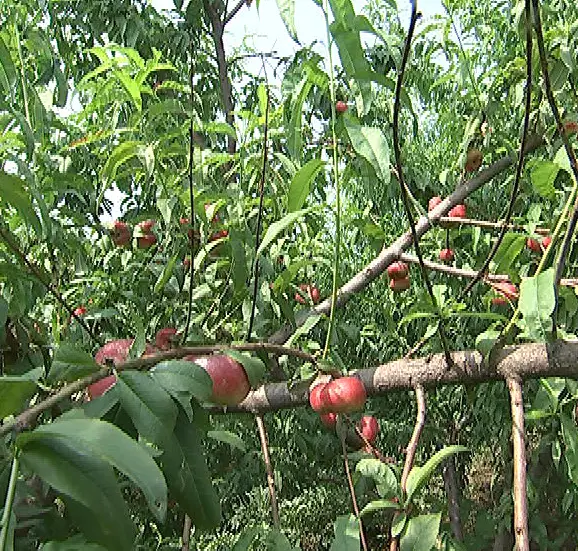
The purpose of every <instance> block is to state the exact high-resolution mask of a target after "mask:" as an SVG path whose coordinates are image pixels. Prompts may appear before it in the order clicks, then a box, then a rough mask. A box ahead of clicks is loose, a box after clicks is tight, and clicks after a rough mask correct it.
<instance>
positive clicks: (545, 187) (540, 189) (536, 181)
mask: <svg viewBox="0 0 578 551" xmlns="http://www.w3.org/2000/svg"><path fill="white" fill-rule="evenodd" d="M558 172H560V167H559V166H558V165H557V164H556V163H553V162H552V161H539V162H537V163H536V166H535V167H534V168H533V170H532V172H531V173H530V178H531V180H532V186H533V187H534V190H535V191H536V193H538V194H539V195H541V196H542V197H544V198H545V199H554V198H555V197H556V188H555V187H554V181H555V180H556V176H558Z"/></svg>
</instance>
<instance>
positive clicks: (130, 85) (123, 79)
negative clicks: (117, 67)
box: [114, 71, 142, 111]
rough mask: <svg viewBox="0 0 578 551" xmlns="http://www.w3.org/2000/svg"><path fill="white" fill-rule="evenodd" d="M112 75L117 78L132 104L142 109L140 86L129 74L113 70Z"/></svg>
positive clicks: (139, 109)
mask: <svg viewBox="0 0 578 551" xmlns="http://www.w3.org/2000/svg"><path fill="white" fill-rule="evenodd" d="M114 75H115V76H116V77H117V78H118V80H119V81H120V83H121V84H122V86H123V88H124V89H125V90H126V92H127V94H128V95H129V97H130V99H131V100H132V102H133V103H134V106H135V107H136V108H137V110H138V111H142V97H141V95H140V87H139V85H138V83H137V82H135V81H134V80H133V79H132V78H131V77H130V76H129V75H127V74H126V73H123V72H121V71H114Z"/></svg>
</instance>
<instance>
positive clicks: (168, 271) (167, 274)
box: [153, 255, 178, 295]
mask: <svg viewBox="0 0 578 551" xmlns="http://www.w3.org/2000/svg"><path fill="white" fill-rule="evenodd" d="M177 258H178V256H177V255H174V256H172V257H171V258H170V260H169V261H168V262H167V263H166V264H165V267H164V269H163V271H162V273H161V275H160V276H159V278H158V280H157V282H156V283H155V286H154V288H153V292H154V294H155V295H158V294H159V293H161V291H162V290H163V289H164V288H165V285H166V284H167V283H168V281H169V279H171V276H172V275H173V270H174V269H175V264H176V263H177Z"/></svg>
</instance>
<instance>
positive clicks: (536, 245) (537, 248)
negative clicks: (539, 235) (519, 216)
mask: <svg viewBox="0 0 578 551" xmlns="http://www.w3.org/2000/svg"><path fill="white" fill-rule="evenodd" d="M550 243H552V238H551V237H550V236H546V237H544V238H543V239H542V244H540V242H539V241H538V240H537V239H532V238H528V239H527V240H526V247H528V249H530V250H531V251H533V252H535V253H542V251H543V250H544V251H545V250H546V249H547V248H548V247H549V246H550Z"/></svg>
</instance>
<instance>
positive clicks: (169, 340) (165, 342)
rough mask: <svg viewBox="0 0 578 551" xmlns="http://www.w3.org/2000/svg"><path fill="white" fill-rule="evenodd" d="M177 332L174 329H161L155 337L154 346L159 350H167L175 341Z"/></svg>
mask: <svg viewBox="0 0 578 551" xmlns="http://www.w3.org/2000/svg"><path fill="white" fill-rule="evenodd" d="M176 336H177V330H176V329H175V328H174V327H163V328H162V329H159V330H158V331H157V334H156V335H155V346H156V347H157V348H158V349H160V350H169V349H170V348H172V347H173V344H174V342H175V340H176Z"/></svg>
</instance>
